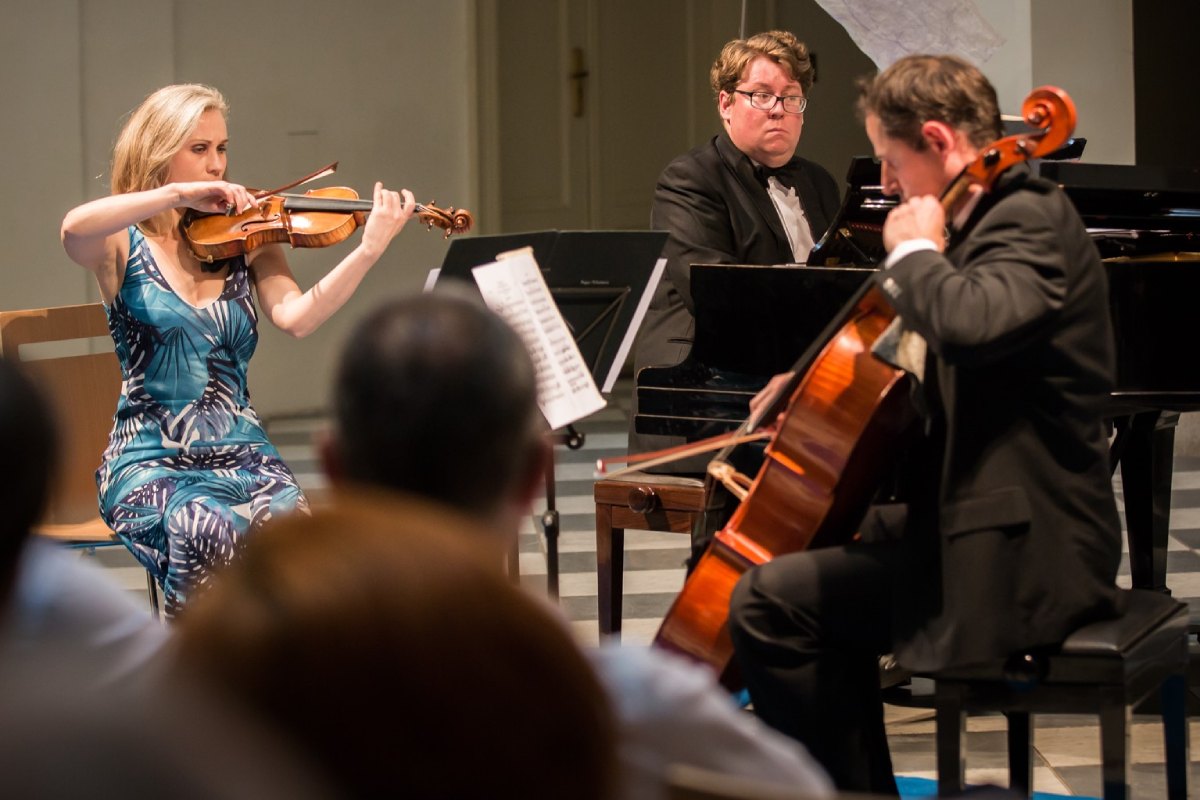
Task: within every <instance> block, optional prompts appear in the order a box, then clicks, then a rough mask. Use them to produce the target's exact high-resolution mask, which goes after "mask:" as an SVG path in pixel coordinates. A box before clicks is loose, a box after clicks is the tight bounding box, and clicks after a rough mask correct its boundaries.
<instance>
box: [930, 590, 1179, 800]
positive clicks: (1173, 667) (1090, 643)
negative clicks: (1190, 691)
mask: <svg viewBox="0 0 1200 800" xmlns="http://www.w3.org/2000/svg"><path fill="white" fill-rule="evenodd" d="M1120 602H1121V605H1120V607H1119V609H1118V610H1119V612H1120V614H1119V616H1118V617H1116V618H1115V619H1111V620H1104V621H1102V622H1096V623H1092V624H1090V625H1085V626H1084V627H1082V628H1080V629H1079V630H1077V631H1075V632H1074V633H1072V634H1071V635H1070V636H1068V637H1067V639H1066V641H1064V642H1063V644H1062V646H1061V647H1059V648H1057V649H1055V650H1053V651H1051V652H1046V653H1037V654H1034V653H1030V654H1023V655H1022V656H1020V657H1018V658H1015V659H1009V660H1008V662H1006V663H1004V664H986V665H981V666H978V667H971V668H959V669H951V670H945V671H943V672H938V673H935V674H933V675H932V677H933V679H934V681H935V685H936V688H935V690H934V691H935V694H934V705H935V708H936V714H937V766H938V794H939V795H947V794H955V793H958V792H961V791H962V790H963V788H964V785H963V782H964V778H965V775H964V766H965V765H964V761H963V757H962V753H963V744H964V736H965V727H964V722H965V717H966V712H968V711H990V712H1003V713H1004V715H1005V716H1006V717H1007V720H1008V759H1009V765H1008V768H1009V786H1010V787H1011V788H1013V789H1015V790H1016V791H1018V792H1020V793H1021V795H1022V796H1024V797H1028V796H1029V794H1030V790H1031V788H1032V783H1033V780H1032V779H1033V770H1032V759H1031V747H1032V743H1033V717H1034V715H1035V714H1096V715H1098V716H1099V718H1100V742H1101V758H1102V762H1103V766H1102V769H1103V781H1104V800H1126V798H1128V797H1129V781H1128V769H1129V733H1130V713H1131V709H1132V707H1133V706H1135V705H1137V704H1138V703H1140V702H1141V701H1142V700H1144V699H1146V698H1148V697H1150V696H1152V695H1157V699H1158V707H1159V713H1160V714H1161V717H1162V725H1163V737H1164V741H1165V745H1166V762H1167V763H1166V768H1167V797H1168V798H1170V799H1171V800H1185V798H1186V797H1187V771H1188V729H1187V702H1186V694H1187V677H1186V673H1187V667H1188V650H1187V628H1188V613H1187V606H1185V605H1184V604H1182V603H1180V602H1178V601H1176V600H1172V599H1171V598H1170V597H1168V596H1166V595H1164V594H1160V593H1158V592H1152V591H1147V590H1142V589H1134V590H1131V591H1123V592H1122V593H1121V598H1120Z"/></svg>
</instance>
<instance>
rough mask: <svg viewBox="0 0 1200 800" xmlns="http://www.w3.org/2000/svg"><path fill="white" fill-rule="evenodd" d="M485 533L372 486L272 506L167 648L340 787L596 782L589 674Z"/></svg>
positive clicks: (587, 792) (600, 758)
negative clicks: (275, 513)
mask: <svg viewBox="0 0 1200 800" xmlns="http://www.w3.org/2000/svg"><path fill="white" fill-rule="evenodd" d="M498 545H499V540H498V539H495V538H494V537H491V536H489V535H487V533H486V529H481V528H480V527H479V526H478V523H477V522H475V521H473V520H471V519H469V518H467V517H463V516H461V515H459V514H457V513H455V512H454V511H452V510H451V509H447V508H445V507H442V506H435V505H432V504H429V503H428V502H426V501H423V500H417V499H411V498H400V497H398V496H388V495H380V496H372V495H369V494H364V495H362V496H353V497H351V498H349V499H347V500H346V501H345V502H341V503H339V504H337V505H336V506H335V507H334V508H332V509H328V510H323V511H318V512H317V513H316V514H315V516H313V517H306V516H302V515H295V516H293V517H291V518H288V519H283V520H279V521H277V522H273V523H270V524H268V525H266V526H264V528H263V529H262V531H261V532H260V533H259V534H258V536H256V537H255V538H253V539H251V540H250V541H248V542H247V543H246V545H245V548H244V549H243V551H242V557H241V558H240V559H239V560H237V561H235V562H234V563H233V564H232V565H231V566H230V567H227V568H226V570H225V571H224V572H223V573H222V574H221V576H220V577H219V579H218V580H215V581H214V582H213V585H212V588H211V590H209V592H207V593H206V594H205V595H204V596H202V597H199V598H197V599H196V600H195V601H194V602H193V604H192V605H191V606H190V607H189V613H188V614H187V615H185V616H184V618H183V619H182V621H181V622H180V623H179V626H178V634H177V635H178V649H177V652H176V653H175V655H176V656H177V659H178V661H177V663H178V665H179V666H180V668H181V669H182V670H183V671H184V674H190V675H193V676H196V677H197V678H199V679H200V682H201V685H202V686H207V687H213V688H215V689H216V690H217V691H218V692H219V693H223V694H224V695H226V696H227V697H229V698H232V699H233V700H234V701H235V702H236V704H237V705H238V706H240V707H242V708H245V709H248V710H249V711H251V712H253V713H254V714H255V715H257V717H258V718H260V719H261V720H263V721H264V722H266V723H267V724H268V725H270V726H272V727H274V728H275V729H276V730H277V731H278V733H279V734H280V735H281V736H282V737H283V738H284V739H285V741H287V742H290V743H291V744H292V745H293V746H294V747H295V749H296V753H297V755H298V756H300V757H301V758H302V759H303V760H304V761H305V763H308V764H309V765H310V766H312V767H313V768H314V769H317V770H318V771H321V772H323V773H324V776H325V777H326V778H327V779H328V781H329V782H330V783H331V784H332V785H333V786H335V787H336V788H337V789H338V790H339V791H341V792H344V793H345V794H346V795H347V796H350V797H388V796H403V797H419V798H423V799H425V800H436V799H437V798H447V800H449V798H473V797H479V798H484V797H520V798H529V799H530V800H538V798H545V799H546V800H552V799H553V800H559V799H560V798H567V797H569V798H578V800H605V799H606V798H611V797H613V787H614V784H615V779H616V751H615V732H614V723H613V719H612V713H611V711H610V709H609V706H608V701H607V699H606V697H605V695H604V691H603V689H602V688H601V686H600V685H599V683H598V682H597V680H596V678H595V676H594V674H593V673H592V670H591V669H590V667H589V665H588V663H587V661H586V660H585V659H584V658H583V656H582V654H581V653H580V652H579V650H578V648H577V647H576V646H575V644H574V642H573V641H572V640H571V638H570V636H569V634H568V633H567V631H566V630H565V629H563V628H562V626H561V625H559V624H558V623H557V622H556V621H555V620H554V619H553V617H552V616H551V614H550V612H549V610H548V609H547V608H545V607H544V606H543V604H541V603H540V602H539V601H538V600H537V599H536V598H534V597H533V596H531V595H529V594H528V593H526V592H524V591H522V590H521V589H520V588H519V587H518V586H516V585H514V584H513V583H512V582H511V581H509V580H508V579H507V578H506V577H505V576H504V575H503V573H502V572H501V571H500V570H498V569H497V568H496V564H497V563H498V562H499V560H500V558H501V549H500V547H499V546H498Z"/></svg>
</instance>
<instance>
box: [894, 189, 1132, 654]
mask: <svg viewBox="0 0 1200 800" xmlns="http://www.w3.org/2000/svg"><path fill="white" fill-rule="evenodd" d="M878 279H879V280H880V281H881V284H882V287H883V289H884V291H885V292H886V293H887V294H888V295H889V296H890V298H891V301H892V303H893V305H894V307H895V308H896V311H897V312H898V313H899V315H900V316H901V317H902V318H903V320H904V322H905V324H906V325H907V326H908V327H909V328H912V329H915V330H916V331H917V332H918V333H920V334H921V335H922V336H924V338H925V339H926V341H927V342H928V345H929V357H928V361H927V364H926V380H925V383H924V385H923V387H922V388H923V391H924V394H925V398H926V401H927V404H928V406H929V408H930V415H931V416H930V423H931V425H930V429H931V431H932V434H931V436H930V437H929V438H928V439H927V440H926V445H927V449H926V453H927V462H926V464H927V468H926V469H924V470H921V469H917V470H913V471H910V474H912V475H913V476H914V481H913V482H914V485H915V487H916V489H915V492H914V494H913V497H912V502H911V505H910V509H909V525H908V527H907V531H906V535H907V536H908V537H910V541H911V542H912V543H913V545H914V546H913V550H912V554H913V562H914V563H913V568H912V569H911V570H909V571H907V572H906V574H905V576H904V577H903V578H902V579H901V580H900V582H899V584H898V585H897V588H898V589H899V591H898V592H897V596H896V603H895V611H896V613H895V616H894V624H895V626H896V627H895V629H894V633H895V634H896V638H897V640H898V646H897V649H896V653H897V655H898V656H899V657H900V660H901V662H902V663H904V664H905V665H906V666H910V667H913V668H917V669H936V668H939V667H942V666H945V665H947V664H966V663H974V662H979V661H985V660H990V659H994V658H999V657H1003V656H1005V655H1007V654H1009V653H1011V652H1014V651H1018V650H1022V649H1025V648H1029V647H1033V646H1037V645H1040V644H1051V643H1057V642H1060V641H1062V639H1063V638H1064V637H1065V636H1066V635H1067V634H1068V633H1070V632H1071V631H1072V630H1073V629H1075V628H1076V627H1078V626H1079V625H1080V624H1082V623H1083V622H1085V621H1088V620H1089V619H1091V618H1095V617H1099V616H1103V615H1106V614H1109V613H1111V608H1112V605H1111V604H1112V602H1113V598H1114V591H1115V583H1114V582H1115V578H1116V572H1117V564H1118V561H1119V559H1120V553H1121V542H1120V522H1119V520H1118V517H1117V511H1116V504H1115V501H1114V499H1113V493H1112V481H1111V477H1110V471H1109V466H1108V443H1107V437H1106V434H1105V431H1104V428H1103V403H1104V402H1105V401H1106V399H1107V398H1108V394H1109V392H1110V391H1111V389H1112V383H1113V374H1114V369H1115V367H1114V363H1115V358H1114V354H1113V353H1114V350H1113V331H1112V323H1111V320H1110V316H1109V310H1108V289H1107V281H1106V276H1105V272H1104V268H1103V265H1102V264H1101V262H1100V258H1099V254H1098V253H1097V251H1096V248H1095V246H1094V245H1093V243H1092V241H1091V239H1090V238H1089V237H1088V235H1087V232H1086V231H1085V230H1084V227H1083V224H1082V222H1081V221H1080V219H1079V216H1078V214H1077V213H1076V211H1075V209H1074V207H1073V206H1072V205H1071V203H1070V201H1069V200H1068V199H1067V198H1066V196H1065V195H1064V194H1063V193H1062V192H1061V191H1059V190H1058V189H1057V187H1055V186H1054V185H1053V184H1051V183H1049V182H1046V181H1043V180H1040V179H1035V178H1031V177H1029V176H1028V173H1027V172H1026V171H1025V170H1023V169H1022V170H1020V171H1018V172H1017V173H1016V174H1015V175H1012V176H1009V177H1008V179H1007V180H1006V181H1004V182H1003V183H1002V184H1001V185H1000V186H999V187H998V188H997V189H996V190H995V191H993V192H991V193H989V194H987V195H985V196H984V198H983V200H982V202H980V204H979V205H978V207H977V208H976V209H975V210H974V211H973V212H972V214H971V217H970V219H968V221H967V223H966V224H965V225H964V227H963V232H962V233H961V234H957V235H952V237H951V240H950V242H949V246H948V248H947V251H946V254H945V255H944V256H943V255H942V254H940V253H937V252H936V251H931V250H927V251H920V252H917V253H913V254H911V255H909V256H907V257H905V258H903V259H901V260H900V261H899V262H898V263H896V264H895V265H894V266H892V267H891V269H889V270H887V271H885V272H882V273H880V275H879V276H878Z"/></svg>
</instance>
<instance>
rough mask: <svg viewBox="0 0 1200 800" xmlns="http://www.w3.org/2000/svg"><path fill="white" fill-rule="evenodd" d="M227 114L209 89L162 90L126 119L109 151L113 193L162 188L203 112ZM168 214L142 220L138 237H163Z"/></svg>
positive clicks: (181, 87)
mask: <svg viewBox="0 0 1200 800" xmlns="http://www.w3.org/2000/svg"><path fill="white" fill-rule="evenodd" d="M212 110H216V111H220V112H221V116H222V117H224V116H226V115H227V114H228V113H229V106H228V105H227V104H226V102H225V98H224V97H223V96H222V95H221V93H220V92H218V91H217V90H216V89H214V88H212V87H211V86H204V85H202V84H198V83H181V84H176V85H174V86H164V87H163V88H161V89H159V90H158V91H156V92H154V93H153V94H151V95H150V96H148V97H147V98H146V99H145V100H143V101H142V104H141V105H139V106H138V107H137V108H136V109H134V111H133V113H132V114H130V115H129V119H128V121H126V123H125V127H123V128H122V129H121V133H120V134H119V135H118V136H117V143H116V144H115V145H114V146H113V158H112V170H111V171H112V193H113V194H124V193H126V192H142V191H146V190H147V189H157V188H158V187H160V186H162V185H163V184H165V183H166V182H167V170H168V169H169V168H170V163H171V159H172V158H173V157H174V156H175V154H176V153H178V152H179V148H181V147H182V146H183V143H184V142H185V141H186V140H187V137H188V135H189V134H190V133H191V132H192V131H193V130H195V128H196V124H197V123H198V122H199V121H200V115H201V114H203V113H204V112H206V111H212ZM173 222H174V219H173V214H172V212H170V211H164V212H162V213H161V214H158V215H156V216H153V217H151V218H150V219H145V220H142V221H141V222H140V223H139V224H138V228H140V229H141V230H142V232H143V233H146V234H151V235H162V234H163V233H165V232H166V231H167V230H168V229H169V228H170V227H171V225H172V224H173Z"/></svg>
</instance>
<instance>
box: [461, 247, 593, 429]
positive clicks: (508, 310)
mask: <svg viewBox="0 0 1200 800" xmlns="http://www.w3.org/2000/svg"><path fill="white" fill-rule="evenodd" d="M471 274H472V275H473V276H474V278H475V283H476V284H477V285H478V287H479V293H480V294H481V295H482V296H483V300H484V302H485V303H487V305H488V307H489V308H491V309H492V310H493V311H495V312H496V313H497V314H499V315H500V316H501V317H503V318H504V319H505V320H506V321H507V322H508V324H509V325H511V326H512V327H513V328H514V329H515V330H516V331H517V333H518V334H519V335H520V336H521V338H522V339H523V340H524V341H525V346H526V347H527V348H528V349H529V354H530V356H531V357H532V358H533V366H534V369H535V370H536V372H537V384H538V405H539V406H540V407H541V409H542V414H543V415H544V416H545V417H546V421H547V422H548V423H549V424H550V427H551V428H552V429H558V428H562V427H564V426H566V425H570V424H571V423H572V422H576V421H578V420H581V419H583V418H584V417H586V416H588V415H589V414H592V413H595V412H596V411H599V410H600V409H602V408H604V406H605V402H604V398H603V397H601V396H600V391H599V389H597V388H596V381H595V380H594V379H593V378H592V373H591V370H589V369H588V366H587V364H586V363H584V360H583V355H582V354H581V353H580V352H579V346H578V345H577V344H576V343H575V338H574V336H572V335H571V331H570V330H569V329H568V328H567V323H566V321H565V320H564V319H563V316H562V313H561V312H560V311H559V310H558V306H557V305H555V303H554V298H553V297H552V296H551V295H550V288H549V287H548V286H547V285H546V281H545V279H543V278H542V272H541V270H540V269H539V268H538V264H537V260H536V259H535V258H534V256H533V248H531V247H522V248H520V249H518V250H510V251H508V252H506V253H500V254H499V255H497V256H496V260H495V261H494V262H492V263H490V264H481V265H480V266H478V267H474V268H472V270H471Z"/></svg>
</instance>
